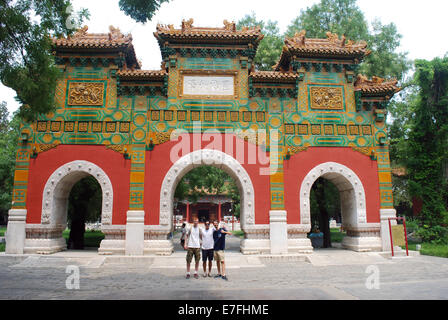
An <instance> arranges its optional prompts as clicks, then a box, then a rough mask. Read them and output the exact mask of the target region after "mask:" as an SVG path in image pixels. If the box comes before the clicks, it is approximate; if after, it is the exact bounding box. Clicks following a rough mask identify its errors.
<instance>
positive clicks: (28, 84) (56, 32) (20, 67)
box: [0, 0, 88, 120]
mask: <svg viewBox="0 0 448 320" xmlns="http://www.w3.org/2000/svg"><path fill="white" fill-rule="evenodd" d="M70 14H71V11H70V1H68V0H63V1H57V0H16V1H13V0H0V21H1V23H0V79H1V81H2V83H3V84H4V85H6V86H7V87H10V88H12V89H14V90H15V91H16V93H17V96H16V99H17V100H18V101H19V103H20V104H21V105H22V107H21V108H20V116H21V117H23V118H25V119H28V120H29V119H34V118H35V117H36V115H37V114H38V113H46V112H49V111H51V110H53V107H54V103H53V101H54V88H55V85H56V81H57V79H58V77H59V76H60V71H59V70H58V68H57V67H56V66H55V64H54V58H53V56H52V55H51V36H55V37H59V36H62V35H68V34H70V33H71V32H73V29H71V28H70V26H73V25H75V26H76V25H80V23H81V22H82V21H83V19H84V18H86V17H87V16H88V14H87V12H86V11H85V10H83V11H81V12H79V13H77V15H70ZM67 21H68V22H69V23H68V24H67V23H66V22H67Z"/></svg>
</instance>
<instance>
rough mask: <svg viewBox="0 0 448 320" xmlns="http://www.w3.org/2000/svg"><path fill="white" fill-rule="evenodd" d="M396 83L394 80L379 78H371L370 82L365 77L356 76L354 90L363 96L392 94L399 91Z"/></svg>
mask: <svg viewBox="0 0 448 320" xmlns="http://www.w3.org/2000/svg"><path fill="white" fill-rule="evenodd" d="M397 83H398V81H397V80H396V79H392V80H385V79H382V78H379V77H372V80H369V79H368V78H367V77H366V76H363V75H358V78H357V80H356V82H355V89H356V90H361V91H362V93H363V94H365V95H383V94H394V93H397V92H399V91H400V90H401V89H400V88H399V87H397Z"/></svg>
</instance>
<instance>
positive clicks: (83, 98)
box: [68, 82, 104, 106]
mask: <svg viewBox="0 0 448 320" xmlns="http://www.w3.org/2000/svg"><path fill="white" fill-rule="evenodd" d="M103 94H104V83H102V82H71V83H70V85H69V89H68V104H69V105H71V106H102V105H103Z"/></svg>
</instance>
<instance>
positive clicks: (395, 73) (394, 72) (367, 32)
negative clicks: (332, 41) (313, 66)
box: [286, 0, 410, 80]
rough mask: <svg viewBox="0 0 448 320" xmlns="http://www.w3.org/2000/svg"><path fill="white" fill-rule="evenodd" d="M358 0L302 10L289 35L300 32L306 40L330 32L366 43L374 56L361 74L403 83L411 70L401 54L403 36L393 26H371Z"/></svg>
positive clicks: (325, 1) (330, 0) (325, 0)
mask: <svg viewBox="0 0 448 320" xmlns="http://www.w3.org/2000/svg"><path fill="white" fill-rule="evenodd" d="M356 2H357V1H356V0H321V1H320V2H319V3H317V4H315V5H313V6H311V7H309V8H307V9H305V10H301V12H300V15H299V16H298V17H297V18H296V19H294V20H293V21H292V23H291V25H289V26H288V29H287V31H286V35H287V36H290V37H291V36H293V35H294V34H295V33H296V32H299V31H301V30H306V31H307V37H310V38H326V32H328V31H330V32H332V33H336V34H338V35H340V36H341V35H345V36H346V37H347V38H348V39H351V40H365V41H367V43H368V45H369V49H370V50H372V53H371V54H370V55H369V56H368V57H367V58H366V59H365V61H364V62H363V63H362V64H361V65H360V69H359V72H361V73H364V74H366V75H367V76H369V77H371V76H379V77H394V78H397V79H398V80H402V79H403V77H404V75H405V73H406V72H407V71H408V70H409V68H410V62H409V61H408V59H407V54H406V53H398V52H397V49H398V48H399V46H400V40H401V38H402V36H401V35H400V34H399V33H398V30H397V27H396V25H395V24H394V23H390V24H387V25H383V24H382V23H381V21H379V20H375V21H373V23H372V25H371V26H369V23H368V22H367V20H366V18H365V16H364V13H363V12H362V10H361V9H360V8H359V7H358V5H357V3H356Z"/></svg>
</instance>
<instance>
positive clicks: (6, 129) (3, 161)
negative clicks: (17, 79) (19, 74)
mask: <svg viewBox="0 0 448 320" xmlns="http://www.w3.org/2000/svg"><path fill="white" fill-rule="evenodd" d="M19 127H20V119H19V117H18V116H17V114H15V115H14V116H13V118H12V119H9V113H8V109H7V107H6V102H2V103H0V150H1V151H2V152H1V153H0V221H2V220H5V217H6V216H7V213H8V210H9V209H10V208H11V201H12V199H11V198H12V188H13V183H14V166H15V158H16V157H15V154H16V150H17V142H18V140H19Z"/></svg>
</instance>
